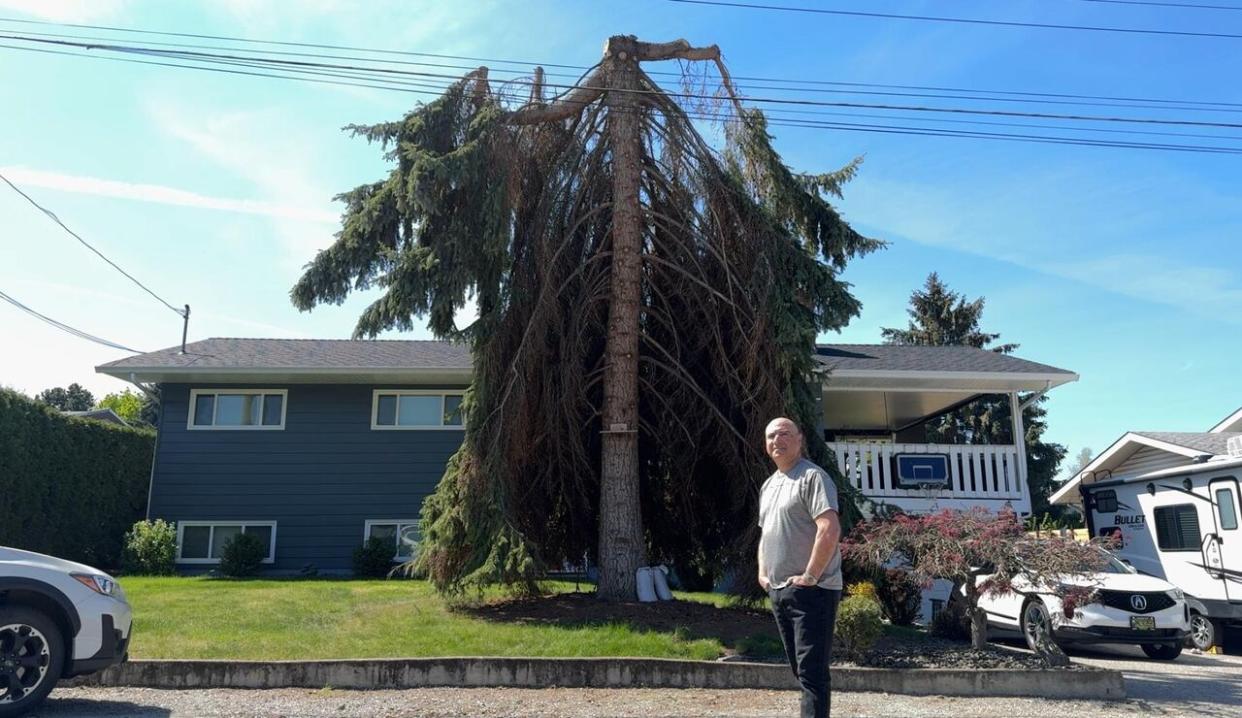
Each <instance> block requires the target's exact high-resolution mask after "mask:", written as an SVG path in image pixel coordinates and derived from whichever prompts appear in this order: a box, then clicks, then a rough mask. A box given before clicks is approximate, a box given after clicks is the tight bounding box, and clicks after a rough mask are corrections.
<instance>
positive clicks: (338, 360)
mask: <svg viewBox="0 0 1242 718" xmlns="http://www.w3.org/2000/svg"><path fill="white" fill-rule="evenodd" d="M815 359H816V361H817V362H819V363H820V364H821V365H822V366H824V367H825V368H827V369H832V370H839V369H852V370H856V369H861V370H870V371H960V372H1002V373H1023V374H1072V373H1073V372H1068V371H1065V370H1064V369H1057V368H1056V367H1052V366H1048V365H1046V364H1038V363H1036V362H1033V361H1027V360H1026V359H1019V358H1017V357H1014V356H1006V355H1004V354H997V353H996V352H990V351H985V350H982V349H975V348H974V347H928V346H891V345H884V344H880V345H870V344H821V345H819V346H818V347H817V348H816V354H815ZM100 368H101V369H195V370H210V369H311V370H313V369H359V370H367V369H409V368H424V369H469V368H470V351H469V349H468V348H467V347H466V346H465V345H464V344H452V343H449V342H440V341H411V340H396V341H366V340H349V339H225V338H214V339H204V340H203V341H198V342H193V343H192V344H187V345H186V350H185V353H184V354H182V353H181V347H179V346H176V347H169V348H167V349H161V350H160V351H156V352H150V353H148V354H138V355H135V356H132V357H126V358H125V359H119V360H117V361H114V362H109V363H107V364H104V365H103V366H102V367H100Z"/></svg>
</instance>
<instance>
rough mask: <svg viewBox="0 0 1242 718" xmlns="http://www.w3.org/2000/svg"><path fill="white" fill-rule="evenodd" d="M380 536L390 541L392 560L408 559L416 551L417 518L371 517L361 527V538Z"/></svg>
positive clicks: (417, 537)
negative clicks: (363, 526)
mask: <svg viewBox="0 0 1242 718" xmlns="http://www.w3.org/2000/svg"><path fill="white" fill-rule="evenodd" d="M371 538H381V539H383V540H385V541H388V542H390V543H392V550H393V555H392V560H394V561H409V560H410V559H412V558H414V556H415V555H416V554H417V553H418V541H419V539H420V538H422V534H420V533H419V531H418V520H417V519H371V520H368V521H367V522H366V526H365V528H364V529H363V533H362V540H363V541H366V540H368V539H371Z"/></svg>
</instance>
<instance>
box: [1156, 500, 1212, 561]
mask: <svg viewBox="0 0 1242 718" xmlns="http://www.w3.org/2000/svg"><path fill="white" fill-rule="evenodd" d="M1155 513H1156V543H1157V545H1159V546H1160V550H1161V551H1198V550H1199V543H1200V541H1201V540H1202V538H1203V537H1202V536H1200V535H1199V513H1198V511H1197V510H1196V509H1195V507H1194V505H1193V504H1178V505H1176V506H1161V507H1160V508H1158V509H1156V512H1155Z"/></svg>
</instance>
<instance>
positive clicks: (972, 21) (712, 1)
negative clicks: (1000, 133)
mask: <svg viewBox="0 0 1242 718" xmlns="http://www.w3.org/2000/svg"><path fill="white" fill-rule="evenodd" d="M669 2H677V3H686V4H689V5H715V6H719V7H735V8H746V9H751V10H780V11H784V12H802V13H813V14H816V15H844V16H848V17H870V18H879V19H884V20H917V21H923V22H947V23H956V24H959V25H989V26H992V27H1023V28H1034V29H1039V30H1078V31H1087V32H1114V33H1123V34H1130V35H1170V36H1175V37H1204V38H1217V39H1226V40H1239V39H1242V35H1239V34H1235V33H1224V32H1191V31H1188V30H1154V29H1149V28H1138V27H1105V26H1101V25H1058V24H1054V23H1044V22H1018V21H1013V20H983V19H980V18H965V17H943V16H938V15H900V14H897V13H888V12H864V11H861V10H826V9H824V8H810V7H793V6H789V5H761V4H759V3H743V2H725V1H724V0H669Z"/></svg>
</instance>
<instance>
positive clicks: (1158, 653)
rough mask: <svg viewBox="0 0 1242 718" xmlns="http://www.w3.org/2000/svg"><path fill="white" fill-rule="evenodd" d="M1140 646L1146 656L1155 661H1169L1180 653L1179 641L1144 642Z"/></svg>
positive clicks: (1180, 645)
mask: <svg viewBox="0 0 1242 718" xmlns="http://www.w3.org/2000/svg"><path fill="white" fill-rule="evenodd" d="M1141 647H1142V649H1143V653H1146V654H1147V657H1148V658H1154V659H1156V660H1157V661H1171V660H1173V659H1174V658H1177V657H1178V656H1180V655H1182V644H1180V643H1144V644H1143V645H1142V646H1141Z"/></svg>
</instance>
